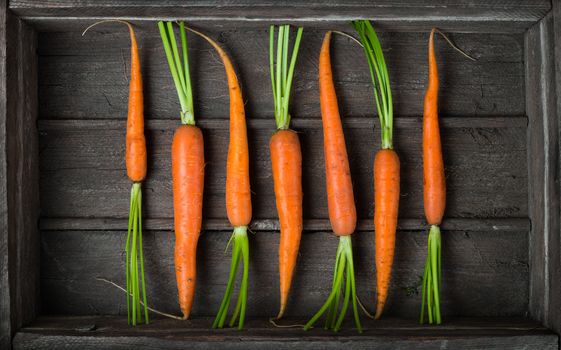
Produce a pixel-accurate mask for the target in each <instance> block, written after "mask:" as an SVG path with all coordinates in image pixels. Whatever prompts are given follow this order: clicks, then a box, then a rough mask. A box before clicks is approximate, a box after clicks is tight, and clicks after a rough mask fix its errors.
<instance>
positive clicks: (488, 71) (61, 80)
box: [39, 20, 525, 143]
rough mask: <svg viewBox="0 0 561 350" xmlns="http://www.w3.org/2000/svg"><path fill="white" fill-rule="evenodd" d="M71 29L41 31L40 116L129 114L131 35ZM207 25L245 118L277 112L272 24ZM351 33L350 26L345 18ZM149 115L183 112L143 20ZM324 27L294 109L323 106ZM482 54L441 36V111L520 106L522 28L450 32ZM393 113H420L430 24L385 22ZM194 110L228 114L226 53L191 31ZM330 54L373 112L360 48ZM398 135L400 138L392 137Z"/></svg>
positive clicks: (352, 94)
mask: <svg viewBox="0 0 561 350" xmlns="http://www.w3.org/2000/svg"><path fill="white" fill-rule="evenodd" d="M90 22H93V20H92V21H88V22H85V23H84V22H82V23H81V27H80V28H78V31H77V32H64V33H41V34H40V40H39V55H40V59H39V81H40V90H39V102H40V106H39V109H40V117H41V118H43V119H45V118H48V119H55V118H60V119H77V118H85V119H95V118H99V119H115V118H117V119H125V118H126V115H127V114H126V108H127V107H126V106H127V103H126V101H127V98H128V78H127V72H128V57H129V50H128V47H129V37H128V34H127V32H126V30H124V29H123V28H122V25H121V26H117V25H114V24H105V25H103V26H99V27H97V28H93V29H92V30H91V31H90V32H88V33H87V34H86V35H85V36H84V37H82V36H81V31H82V30H83V27H85V26H86V25H87V24H89V23H90ZM234 28H236V27H235V26H233V27H231V26H230V27H227V28H223V29H221V30H216V29H214V28H211V29H210V31H208V32H209V33H210V34H211V35H212V36H213V37H215V38H218V40H219V41H220V42H221V44H223V45H224V47H225V48H226V49H227V51H228V53H229V54H230V55H231V56H232V59H233V61H234V62H235V64H236V66H237V71H238V73H239V77H240V80H241V84H242V89H243V93H244V98H245V100H246V101H247V102H246V110H247V115H248V119H250V120H251V119H255V118H265V119H268V120H271V121H272V120H273V119H274V118H273V98H272V93H271V81H270V73H269V68H268V67H269V61H268V39H269V35H268V24H266V25H261V26H257V27H256V28H249V29H234ZM347 31H349V32H351V33H352V29H351V28H350V26H349V28H347ZM138 35H139V38H140V39H139V40H140V45H141V55H142V57H141V61H142V65H143V67H144V89H145V91H146V92H147V94H146V96H145V97H146V99H145V107H146V118H147V119H173V120H179V103H178V99H177V93H176V91H175V87H174V84H173V81H172V78H171V75H170V73H169V69H168V66H167V62H166V60H165V55H164V52H163V48H162V43H161V39H160V37H159V33H158V30H157V26H156V23H155V22H151V25H150V26H149V27H147V28H140V29H139V32H138ZM323 35H324V31H319V30H315V29H313V28H308V29H305V30H304V36H303V39H302V50H301V52H300V54H299V56H298V64H297V67H296V71H295V77H294V85H293V92H292V101H291V105H292V109H291V114H292V116H293V119H294V120H295V121H296V120H298V119H300V118H311V117H316V118H319V116H320V107H319V96H318V85H317V80H318V77H317V74H318V70H317V64H318V54H319V49H320V44H321V41H322V38H323ZM451 37H452V39H453V40H455V41H456V43H457V44H458V45H459V46H460V47H461V48H462V49H464V50H465V51H466V52H468V53H469V54H471V55H473V56H475V57H476V58H477V59H478V61H477V62H472V61H470V60H468V59H466V58H465V57H463V56H462V55H460V54H459V53H458V52H456V51H454V50H453V49H452V48H450V46H449V45H448V44H446V43H445V42H444V40H441V38H438V39H437V43H438V44H437V47H436V50H437V57H438V60H439V73H440V78H441V90H440V96H441V98H440V103H439V108H440V112H441V114H442V115H443V116H445V117H485V116H511V115H519V116H520V115H525V109H524V64H523V47H524V45H523V37H522V35H518V34H517V35H513V34H510V35H500V34H477V35H476V34H451ZM380 39H381V41H382V45H383V47H384V49H386V52H385V55H386V60H387V62H388V67H389V74H390V79H391V82H392V91H393V95H394V96H393V97H394V108H395V113H396V115H397V116H398V117H404V116H414V117H419V116H421V115H422V106H423V97H424V92H425V88H426V77H427V63H426V61H427V60H426V55H427V49H426V43H427V40H428V32H426V33H390V32H383V33H381V34H380ZM188 40H189V45H190V46H189V49H190V51H189V55H190V59H191V67H192V69H191V70H192V72H191V74H192V78H193V87H194V94H195V111H196V118H197V120H200V121H204V120H208V119H212V118H225V117H228V115H229V114H228V113H229V109H228V108H229V107H228V106H229V105H228V90H227V86H226V82H225V74H224V68H223V65H222V63H221V62H220V61H219V59H218V56H216V54H215V53H214V51H213V50H212V49H211V47H210V46H209V45H208V44H207V43H206V42H203V41H201V39H199V38H196V37H194V36H193V35H188ZM332 58H333V64H334V74H335V84H336V87H337V93H338V97H339V106H340V109H341V114H342V115H343V116H344V117H345V118H348V117H368V118H372V116H373V115H374V114H375V103H374V96H373V91H372V82H371V78H370V75H369V71H368V66H367V63H366V60H365V58H364V53H363V52H362V49H361V48H360V47H359V46H358V45H357V44H356V43H354V42H353V41H351V40H350V39H348V38H344V37H341V36H336V37H335V38H334V40H333V46H332ZM397 142H398V143H399V140H397Z"/></svg>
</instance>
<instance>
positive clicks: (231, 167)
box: [188, 28, 252, 329]
mask: <svg viewBox="0 0 561 350" xmlns="http://www.w3.org/2000/svg"><path fill="white" fill-rule="evenodd" d="M188 29H189V30H190V31H192V32H193V33H195V34H197V35H199V36H201V37H202V38H204V39H205V40H206V41H208V42H209V43H210V44H211V45H212V47H213V48H214V49H215V50H216V52H218V55H219V56H220V58H221V59H222V63H223V64H224V68H225V70H226V77H227V79H228V89H229V91H230V143H229V145H228V158H227V160H226V211H227V214H228V220H229V221H230V223H231V224H232V226H234V233H233V236H232V239H233V247H232V263H231V267H230V277H229V279H228V285H227V287H226V293H225V295H224V298H223V299H222V304H221V306H220V310H219V311H218V314H217V316H216V319H215V320H214V323H213V325H212V326H213V328H222V327H224V323H225V321H226V316H227V313H228V308H229V306H230V299H231V297H232V291H233V288H234V280H235V277H236V272H237V270H238V265H239V263H240V260H243V274H242V283H241V286H240V292H239V294H238V301H237V304H236V308H235V310H234V314H233V316H232V318H231V319H230V323H229V326H230V327H233V326H234V324H235V322H236V320H237V318H238V316H239V323H238V329H243V325H244V321H245V310H246V305H247V285H248V277H249V242H248V239H247V226H248V225H249V223H250V222H251V213H252V208H251V191H250V187H249V149H248V143H247V128H246V123H245V110H244V102H243V98H242V92H241V89H240V85H239V83H238V78H237V76H236V72H235V71H234V67H233V65H232V62H231V61H230V58H229V57H228V55H227V54H226V52H224V50H223V49H222V48H221V47H220V46H219V45H218V44H217V43H216V41H214V40H212V39H211V38H210V37H208V36H207V35H205V34H203V33H200V32H198V31H196V30H193V29H191V28H188Z"/></svg>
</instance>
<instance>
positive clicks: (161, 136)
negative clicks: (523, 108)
mask: <svg viewBox="0 0 561 350" xmlns="http://www.w3.org/2000/svg"><path fill="white" fill-rule="evenodd" d="M417 125H418V126H417V127H416V128H402V129H400V128H398V129H397V131H396V138H395V140H396V141H395V145H396V149H397V151H398V153H399V155H400V158H401V164H402V179H403V181H402V200H401V202H400V213H401V216H402V217H408V218H421V217H423V209H422V208H423V200H422V186H421V184H422V171H420V169H421V167H422V160H421V157H420V155H419V150H420V149H421V129H420V123H418V124H417ZM225 126H226V124H225ZM299 131H300V135H299V136H300V140H301V143H302V145H303V146H302V147H303V162H304V176H303V179H304V182H303V186H304V193H305V196H304V208H305V218H307V219H318V218H319V219H323V218H326V217H327V200H326V194H325V180H324V164H323V135H322V132H321V129H317V128H306V129H304V128H302V129H299ZM271 132H272V130H268V129H250V130H249V139H250V161H251V162H250V165H251V168H252V169H251V170H252V177H251V181H252V191H253V193H254V196H253V201H254V218H256V219H271V218H275V217H276V216H277V215H276V208H275V201H274V193H273V183H272V178H271V172H270V158H269V151H268V142H269V137H270V135H271ZM345 132H346V136H347V141H348V152H349V157H350V162H351V171H352V175H353V181H354V187H355V195H356V199H357V200H356V202H357V211H358V214H359V218H361V219H367V218H370V217H372V215H373V214H372V213H373V198H374V197H373V185H372V163H373V159H374V152H375V150H376V149H377V148H378V147H379V133H378V132H375V131H373V130H372V129H369V128H348V129H346V130H345ZM203 133H204V137H205V160H206V162H207V165H206V174H207V176H206V179H205V180H206V183H205V198H204V203H205V204H204V207H205V209H204V210H205V211H204V215H205V218H207V219H217V218H225V217H226V216H225V213H226V212H225V201H224V188H225V186H224V183H225V177H224V176H225V175H224V174H225V168H226V150H227V143H228V131H227V130H224V129H212V130H206V129H203ZM147 135H148V149H149V159H150V162H149V172H148V177H147V180H146V182H145V185H144V188H145V191H144V193H145V197H146V201H145V203H146V205H145V208H146V217H147V218H170V217H172V214H173V213H172V212H173V211H172V203H173V201H172V192H171V176H170V174H171V164H170V147H171V140H172V136H173V130H171V129H168V128H166V129H164V130H155V129H152V130H149V131H148V132H147ZM525 138H526V129H525V128H516V127H515V128H445V129H443V142H444V150H445V152H444V156H445V164H446V168H447V176H448V180H447V181H448V183H447V187H448V203H447V216H449V217H452V218H454V217H457V218H461V217H467V218H470V217H478V218H492V217H525V216H526V215H527V170H526V166H525V164H526V142H525ZM124 146H125V145H124V130H104V129H97V130H91V129H89V128H86V129H77V128H76V129H74V130H70V129H60V130H42V131H41V132H40V151H41V157H40V162H41V207H42V215H43V216H45V217H63V218H64V217H117V218H124V217H127V215H128V207H129V203H128V200H129V198H128V197H129V195H128V193H129V191H130V183H129V181H128V179H127V178H126V176H125V164H124Z"/></svg>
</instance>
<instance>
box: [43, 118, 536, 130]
mask: <svg viewBox="0 0 561 350" xmlns="http://www.w3.org/2000/svg"><path fill="white" fill-rule="evenodd" d="M125 123H126V121H125V119H41V120H39V121H38V127H39V131H49V130H68V129H87V130H90V129H103V130H123V131H124V130H125ZM247 123H248V127H250V128H254V129H270V130H275V121H274V119H251V118H249V119H248V120H247ZM377 123H378V119H377V118H374V117H363V118H343V124H344V125H345V126H346V127H348V128H355V129H362V128H376V129H377V128H378V127H379V126H378V125H377ZM440 123H441V125H442V127H444V128H526V127H527V126H528V118H527V117H526V116H513V117H443V118H441V119H440ZM197 125H198V126H200V127H201V128H203V129H228V127H229V120H228V119H226V118H220V119H219V118H216V119H201V120H198V121H197ZM291 125H292V127H293V128H294V129H300V128H302V129H306V128H321V118H320V117H317V118H298V119H294V120H292V121H291ZM177 126H179V122H178V120H176V119H150V118H146V128H147V129H153V130H174V129H175V128H177ZM395 126H396V127H397V128H420V127H421V126H422V117H401V118H395Z"/></svg>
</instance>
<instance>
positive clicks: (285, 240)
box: [269, 25, 303, 319]
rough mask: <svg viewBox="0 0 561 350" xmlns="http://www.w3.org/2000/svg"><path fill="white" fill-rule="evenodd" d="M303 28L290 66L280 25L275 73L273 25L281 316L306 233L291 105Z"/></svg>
mask: <svg viewBox="0 0 561 350" xmlns="http://www.w3.org/2000/svg"><path fill="white" fill-rule="evenodd" d="M302 31H303V28H298V32H297V34H296V41H295V43H294V49H293V51H292V59H291V62H290V66H289V65H288V37H289V35H290V26H289V25H282V26H279V34H278V44H277V48H278V49H277V61H276V74H275V69H274V68H275V67H274V66H275V59H274V49H273V47H274V33H275V27H274V26H271V28H270V43H269V44H270V45H269V59H270V66H271V67H270V68H271V83H272V87H273V97H274V101H275V102H274V105H275V120H276V124H277V131H276V132H275V133H274V134H273V136H272V137H271V140H270V142H269V148H270V152H271V163H272V172H273V180H274V184H275V197H276V204H277V211H278V213H279V221H280V243H279V276H280V311H279V314H278V316H277V319H279V318H281V317H282V316H283V314H284V311H285V309H286V304H287V300H288V293H289V291H290V286H291V284H292V276H293V274H294V268H295V267H296V260H297V258H298V249H299V247H300V238H301V236H302V226H303V225H302V151H301V149H300V140H299V139H298V134H297V133H296V132H294V131H292V130H290V129H289V128H290V119H291V118H290V114H289V113H288V105H289V100H290V89H291V87H292V77H293V74H294V66H295V64H296V58H297V56H298V49H299V47H300V40H301V38H302ZM275 75H276V76H275Z"/></svg>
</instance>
